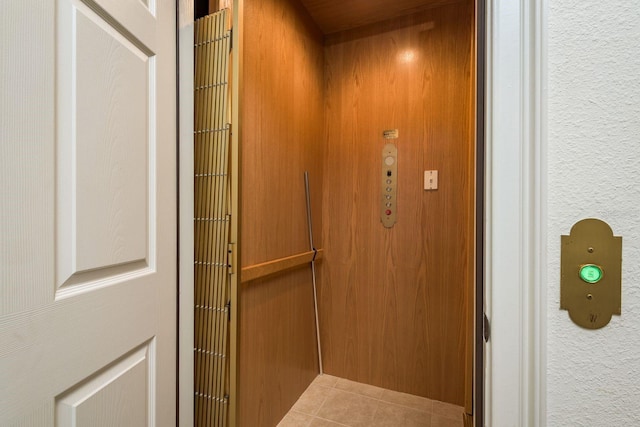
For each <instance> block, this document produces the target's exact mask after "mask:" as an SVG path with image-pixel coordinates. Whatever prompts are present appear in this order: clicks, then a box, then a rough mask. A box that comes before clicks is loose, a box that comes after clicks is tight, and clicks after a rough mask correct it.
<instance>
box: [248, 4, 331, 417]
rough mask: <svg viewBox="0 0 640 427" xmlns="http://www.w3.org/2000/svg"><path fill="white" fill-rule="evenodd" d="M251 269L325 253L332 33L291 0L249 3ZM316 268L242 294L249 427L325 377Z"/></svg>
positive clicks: (282, 409) (256, 284) (251, 285)
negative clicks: (325, 36)
mask: <svg viewBox="0 0 640 427" xmlns="http://www.w3.org/2000/svg"><path fill="white" fill-rule="evenodd" d="M243 49H244V53H243V61H244V64H243V70H244V71H243V75H242V76H241V78H242V84H243V93H244V95H243V98H242V100H241V105H240V109H241V121H240V126H241V127H242V135H241V138H242V140H241V146H240V150H241V154H240V155H241V191H240V192H241V195H240V212H241V222H240V234H241V240H240V243H241V244H240V257H241V266H242V267H249V266H252V265H255V264H259V263H263V262H266V261H270V260H273V259H277V258H283V257H288V256H292V255H296V254H299V253H302V252H307V251H308V250H309V236H308V230H307V217H306V202H305V200H306V199H305V190H304V171H305V170H308V171H309V175H310V185H311V192H312V207H313V212H314V218H313V220H314V229H315V236H314V240H315V243H316V246H317V247H321V243H322V242H321V232H320V230H321V227H322V220H321V218H320V214H321V212H320V202H321V198H322V159H323V151H322V143H323V137H322V135H323V125H322V123H323V122H322V116H323V111H322V110H323V101H322V100H323V59H322V58H323V47H322V35H321V33H320V32H319V30H317V28H316V27H315V24H313V22H312V21H310V19H309V17H308V15H307V13H306V10H305V9H304V8H303V7H302V6H300V5H299V4H298V3H297V2H296V1H291V0H245V1H244V48H243ZM311 286H312V284H311V270H310V268H300V269H296V270H292V271H290V272H286V273H284V274H281V275H278V276H274V277H272V278H269V279H264V280H256V281H251V282H248V283H244V284H242V285H241V288H240V313H239V315H240V349H239V351H240V361H239V371H240V373H239V376H240V378H239V389H240V390H239V393H240V394H239V424H240V425H241V426H246V427H270V426H275V425H276V424H277V423H278V421H280V419H281V418H282V417H283V416H284V414H285V413H286V412H287V411H288V410H289V409H290V407H291V406H292V405H293V403H295V401H296V400H297V399H298V397H299V396H300V394H301V393H302V392H303V391H304V390H305V389H306V387H307V386H308V385H309V384H310V382H311V381H312V380H313V378H314V377H315V376H316V375H317V373H318V366H317V353H316V344H315V343H316V341H315V323H314V317H313V297H312V288H311Z"/></svg>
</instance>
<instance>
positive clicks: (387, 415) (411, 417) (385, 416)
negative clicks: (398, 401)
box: [371, 402, 431, 427]
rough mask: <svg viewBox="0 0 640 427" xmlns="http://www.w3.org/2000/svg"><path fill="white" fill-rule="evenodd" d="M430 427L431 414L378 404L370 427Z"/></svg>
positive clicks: (403, 407) (382, 403)
mask: <svg viewBox="0 0 640 427" xmlns="http://www.w3.org/2000/svg"><path fill="white" fill-rule="evenodd" d="M400 426H401V427H431V413H429V412H426V411H418V410H417V409H412V408H407V407H406V406H399V405H394V404H392V403H386V402H380V404H379V406H378V410H377V411H376V413H375V415H374V419H373V423H372V424H371V427H400Z"/></svg>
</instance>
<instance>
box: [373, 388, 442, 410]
mask: <svg viewBox="0 0 640 427" xmlns="http://www.w3.org/2000/svg"><path fill="white" fill-rule="evenodd" d="M380 399H382V400H384V401H385V402H389V403H395V404H396V405H402V406H407V407H409V408H413V409H418V410H420V411H426V412H431V411H432V409H433V400H431V399H427V398H426V397H421V396H414V395H412V394H407V393H400V392H398V391H392V390H384V391H383V393H382V397H381V398H380Z"/></svg>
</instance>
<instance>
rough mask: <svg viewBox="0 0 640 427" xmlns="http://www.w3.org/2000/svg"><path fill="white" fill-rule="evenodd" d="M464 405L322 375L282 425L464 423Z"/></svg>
mask: <svg viewBox="0 0 640 427" xmlns="http://www.w3.org/2000/svg"><path fill="white" fill-rule="evenodd" d="M462 411H463V409H462V408H461V407H460V406H455V405H451V404H449V403H443V402H437V401H435V400H429V399H426V398H424V397H419V396H413V395H410V394H405V393H399V392H396V391H391V390H385V389H383V388H379V387H374V386H371V385H368V384H361V383H356V382H353V381H349V380H345V379H342V378H337V377H332V376H331V375H319V376H318V377H317V378H316V379H315V380H314V381H313V383H312V384H311V385H310V386H309V388H307V390H306V391H305V392H304V393H303V395H302V396H300V399H298V401H297V402H296V403H295V405H293V407H292V408H291V411H289V413H288V414H287V415H286V416H285V417H284V418H283V419H282V421H281V422H280V424H278V427H332V426H334V427H335V426H347V427H462V426H463V423H462Z"/></svg>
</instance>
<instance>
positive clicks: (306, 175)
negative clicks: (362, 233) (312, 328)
mask: <svg viewBox="0 0 640 427" xmlns="http://www.w3.org/2000/svg"><path fill="white" fill-rule="evenodd" d="M304 189H305V194H306V197H307V225H308V226H309V245H310V247H311V250H312V251H314V252H315V251H316V248H315V246H314V245H313V224H312V222H311V196H310V191H309V172H308V171H305V172H304ZM311 277H312V281H313V308H314V313H315V315H316V341H317V343H318V366H319V368H320V375H322V374H323V373H324V370H323V369H322V347H321V346H320V322H319V321H318V295H317V291H316V257H315V255H314V256H313V259H312V260H311Z"/></svg>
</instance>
